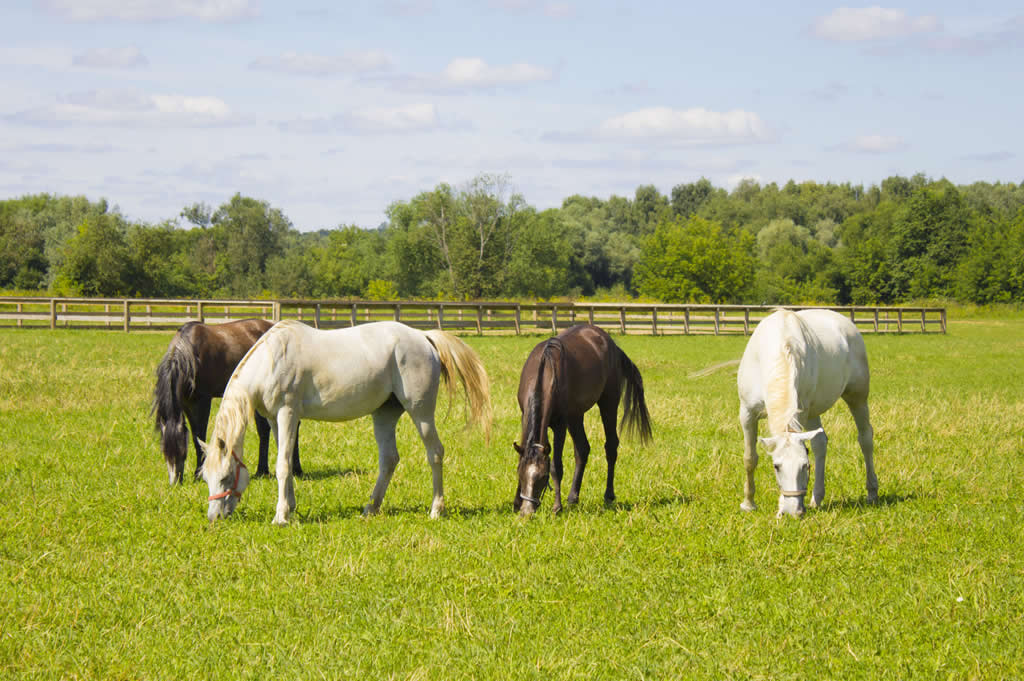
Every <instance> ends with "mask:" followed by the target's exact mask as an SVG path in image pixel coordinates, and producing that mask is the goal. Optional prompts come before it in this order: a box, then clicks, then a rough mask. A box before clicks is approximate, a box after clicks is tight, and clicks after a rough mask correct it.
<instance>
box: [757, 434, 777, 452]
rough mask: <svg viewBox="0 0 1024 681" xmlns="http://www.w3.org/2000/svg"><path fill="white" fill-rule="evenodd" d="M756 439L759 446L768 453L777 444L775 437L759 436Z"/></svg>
mask: <svg viewBox="0 0 1024 681" xmlns="http://www.w3.org/2000/svg"><path fill="white" fill-rule="evenodd" d="M757 441H758V442H760V443H761V446H762V447H764V448H765V450H767V452H768V453H769V454H771V453H772V451H774V449H775V448H776V447H778V446H779V439H778V438H777V437H759V438H757Z"/></svg>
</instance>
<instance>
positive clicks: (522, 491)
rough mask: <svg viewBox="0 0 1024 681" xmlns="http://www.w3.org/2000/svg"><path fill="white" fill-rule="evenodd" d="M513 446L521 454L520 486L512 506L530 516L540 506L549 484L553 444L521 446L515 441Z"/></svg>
mask: <svg viewBox="0 0 1024 681" xmlns="http://www.w3.org/2000/svg"><path fill="white" fill-rule="evenodd" d="M512 447H513V448H514V449H515V450H516V452H518V454H519V467H518V476H519V487H518V488H517V489H516V498H515V499H514V500H513V501H512V508H513V510H515V511H518V512H519V513H520V515H524V516H528V515H530V514H532V513H533V512H534V511H536V510H537V509H538V508H540V500H541V497H542V496H544V490H546V489H547V488H548V485H549V483H548V476H549V475H550V474H551V456H550V454H551V446H550V445H548V444H540V443H534V444H530V445H526V446H520V445H518V444H516V443H515V442H513V443H512Z"/></svg>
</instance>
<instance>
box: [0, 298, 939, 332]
mask: <svg viewBox="0 0 1024 681" xmlns="http://www.w3.org/2000/svg"><path fill="white" fill-rule="evenodd" d="M786 307H788V308H789V309H807V307H805V306H786ZM774 309H776V307H775V306H765V305H661V304H644V303H568V302H567V303H500V302H497V303H495V302H476V303H455V302H422V301H397V302H391V301H388V302H381V301H353V300H146V299H131V298H127V299H126V298H18V297H0V327H20V328H50V329H57V328H90V329H97V328H99V329H119V330H121V331H125V332H127V331H130V330H146V329H175V328H177V327H179V326H181V325H182V324H184V323H185V322H189V321H202V322H207V323H212V324H217V323H222V322H227V321H233V320H237V319H245V318H248V317H262V318H264V319H270V320H273V321H280V320H282V319H298V320H300V321H303V322H305V323H307V324H310V325H311V326H315V327H317V328H323V329H333V328H340V327H347V326H354V325H356V324H364V323H367V322H375V321H383V320H386V319H387V320H397V321H401V322H404V323H406V324H408V325H410V326H414V327H416V328H421V329H426V328H439V329H444V330H446V331H455V332H466V333H476V334H501V333H505V334H551V333H557V332H558V330H559V329H564V328H567V327H569V326H572V325H573V324H579V323H582V322H589V323H591V324H596V325H597V326H600V327H602V328H604V329H605V330H607V331H609V332H611V333H620V334H643V335H659V336H660V335H677V334H713V335H723V334H737V335H738V334H743V335H748V334H750V332H751V331H752V330H753V328H754V327H755V326H756V325H757V323H758V322H759V321H761V320H762V319H764V317H766V316H767V315H768V314H770V313H771V312H772V310H774ZM827 309H831V310H835V311H837V312H839V313H841V314H843V315H845V316H848V317H849V318H850V319H851V320H852V321H853V322H854V323H855V324H856V325H857V327H858V328H859V329H860V330H861V331H862V332H865V333H946V309H945V308H941V307H868V306H850V307H828V308H827Z"/></svg>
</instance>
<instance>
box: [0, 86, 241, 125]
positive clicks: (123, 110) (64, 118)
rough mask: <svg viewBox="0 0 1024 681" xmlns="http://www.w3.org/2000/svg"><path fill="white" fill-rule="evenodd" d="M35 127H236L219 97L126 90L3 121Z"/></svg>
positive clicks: (72, 99)
mask: <svg viewBox="0 0 1024 681" xmlns="http://www.w3.org/2000/svg"><path fill="white" fill-rule="evenodd" d="M4 119H5V120H8V121H10V122H12V123H21V124H23V125H34V126H47V127H52V126H71V125H94V126H108V125H122V126H126V127H156V126H167V127H207V126H219V125H230V124H234V123H237V122H238V120H237V118H236V117H235V116H234V115H233V114H232V112H231V108H230V107H229V106H228V105H227V103H226V102H224V100H222V99H220V98H218V97H203V96H200V97H196V96H187V95H147V94H143V93H139V92H134V91H125V90H91V91H88V92H78V93H73V94H70V95H67V96H65V97H62V98H61V99H60V100H59V101H57V102H56V103H54V104H51V105H48V106H42V107H36V108H34V109H27V110H24V111H19V112H17V113H14V114H10V115H8V116H5V117H4Z"/></svg>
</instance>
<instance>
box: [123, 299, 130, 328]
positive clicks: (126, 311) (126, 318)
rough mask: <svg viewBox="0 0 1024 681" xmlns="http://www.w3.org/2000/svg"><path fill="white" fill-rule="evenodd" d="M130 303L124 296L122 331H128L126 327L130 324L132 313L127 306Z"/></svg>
mask: <svg viewBox="0 0 1024 681" xmlns="http://www.w3.org/2000/svg"><path fill="white" fill-rule="evenodd" d="M130 305H131V303H129V302H128V299H127V298H125V299H124V332H125V333H128V327H129V326H130V325H131V319H132V315H131V311H130V310H129V309H128V307H129V306H130Z"/></svg>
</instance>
